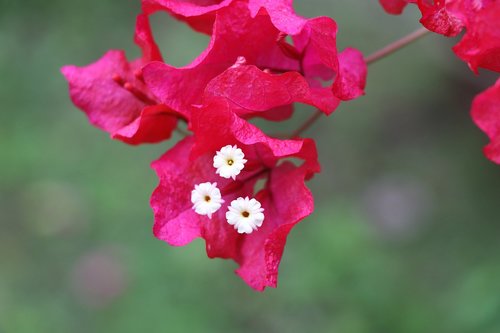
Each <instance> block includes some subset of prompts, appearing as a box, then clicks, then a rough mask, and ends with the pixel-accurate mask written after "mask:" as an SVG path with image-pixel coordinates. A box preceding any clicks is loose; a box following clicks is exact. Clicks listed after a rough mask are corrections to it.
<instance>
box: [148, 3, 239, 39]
mask: <svg viewBox="0 0 500 333" xmlns="http://www.w3.org/2000/svg"><path fill="white" fill-rule="evenodd" d="M233 1H234V0H189V1H185V0H142V11H143V12H144V13H145V14H147V15H151V14H153V13H155V12H157V11H160V10H161V11H166V12H168V13H170V14H171V15H173V16H174V17H176V18H177V19H179V20H181V21H184V22H186V23H187V24H189V25H190V26H191V27H192V28H193V29H195V30H197V31H200V32H203V33H206V34H208V35H209V34H210V33H211V32H212V26H213V23H214V21H215V13H216V12H217V10H218V9H220V8H223V7H226V6H228V5H229V4H231V3H232V2H233Z"/></svg>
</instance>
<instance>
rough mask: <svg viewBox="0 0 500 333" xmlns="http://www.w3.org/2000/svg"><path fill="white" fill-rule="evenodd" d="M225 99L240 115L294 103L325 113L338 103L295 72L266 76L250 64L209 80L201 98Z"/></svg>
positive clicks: (326, 92) (331, 95)
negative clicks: (315, 108) (312, 86)
mask: <svg viewBox="0 0 500 333" xmlns="http://www.w3.org/2000/svg"><path fill="white" fill-rule="evenodd" d="M213 97H225V98H227V99H228V100H229V101H231V102H232V103H233V104H234V107H235V108H237V111H236V113H237V114H238V115H240V116H245V115H247V114H254V113H255V112H262V111H266V110H269V109H273V108H276V107H279V106H284V105H289V104H293V103H295V102H300V103H305V104H310V105H312V106H315V107H317V108H318V109H320V110H321V111H323V112H325V113H327V114H329V113H331V112H332V111H333V110H335V108H336V107H337V105H338V100H337V99H336V98H335V97H334V96H333V94H332V93H331V91H330V90H329V89H326V88H325V89H321V88H319V89H314V88H311V87H310V86H309V83H308V82H307V81H306V80H305V78H304V77H303V76H302V75H300V74H299V73H297V72H287V73H283V74H270V73H266V72H264V71H262V70H260V69H258V68H257V67H255V66H252V65H240V66H236V67H231V68H229V69H227V70H226V71H224V72H223V73H222V74H220V75H219V76H217V77H216V78H215V79H213V80H212V81H210V83H209V84H208V85H207V88H206V90H205V98H207V100H210V99H211V98H213Z"/></svg>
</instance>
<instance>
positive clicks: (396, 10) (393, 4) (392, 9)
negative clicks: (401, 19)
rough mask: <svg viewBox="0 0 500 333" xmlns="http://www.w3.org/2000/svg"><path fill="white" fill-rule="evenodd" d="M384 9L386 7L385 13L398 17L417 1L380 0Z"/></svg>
mask: <svg viewBox="0 0 500 333" xmlns="http://www.w3.org/2000/svg"><path fill="white" fill-rule="evenodd" d="M379 2H380V4H381V5H382V7H384V9H385V11H386V12H388V13H389V14H393V15H398V14H401V13H402V12H403V9H405V7H406V5H408V4H409V3H412V2H416V0H379Z"/></svg>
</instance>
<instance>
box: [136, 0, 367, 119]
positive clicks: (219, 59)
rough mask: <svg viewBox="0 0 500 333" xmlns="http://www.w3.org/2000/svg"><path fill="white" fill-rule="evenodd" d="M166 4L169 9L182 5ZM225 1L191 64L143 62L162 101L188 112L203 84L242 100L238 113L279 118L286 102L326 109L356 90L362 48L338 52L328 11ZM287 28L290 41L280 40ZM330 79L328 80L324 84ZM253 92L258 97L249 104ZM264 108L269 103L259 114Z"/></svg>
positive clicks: (362, 70)
mask: <svg viewBox="0 0 500 333" xmlns="http://www.w3.org/2000/svg"><path fill="white" fill-rule="evenodd" d="M222 3H224V4H226V2H221V3H220V4H221V5H222ZM172 4H173V2H171V7H169V8H170V9H169V10H170V11H175V10H177V9H179V8H182V7H176V6H173V5H172ZM226 5H227V6H225V7H222V8H221V7H219V6H215V7H214V8H216V10H214V11H213V13H215V14H214V15H215V17H216V18H215V23H214V25H213V31H212V35H211V41H210V44H209V46H208V47H207V49H206V50H205V51H204V52H203V53H202V54H201V55H200V56H199V57H198V58H197V59H195V60H194V61H193V62H192V63H191V64H189V65H188V66H185V67H183V68H174V67H172V66H169V65H166V64H163V63H161V62H153V63H151V64H149V65H147V66H146V67H145V68H144V78H145V81H146V84H147V85H148V87H149V88H150V90H151V91H152V92H153V94H154V95H155V96H156V97H157V98H158V100H160V101H161V103H163V104H164V105H167V106H168V107H170V108H172V109H175V110H177V111H179V112H181V113H185V112H188V111H187V110H189V109H190V108H191V105H201V104H203V103H204V101H203V96H204V91H205V89H208V90H209V95H214V94H217V95H221V94H222V95H224V97H226V98H228V99H229V100H231V101H233V102H235V106H238V104H239V103H240V102H241V104H240V106H241V105H243V104H244V105H246V107H240V108H239V110H237V111H236V112H238V114H240V115H242V116H249V115H256V114H259V115H262V116H264V117H267V118H269V119H275V120H279V119H284V118H287V117H288V116H289V115H290V113H291V104H292V103H293V102H303V103H307V104H311V105H314V106H316V107H318V108H320V109H321V110H322V111H323V112H325V113H327V114H329V113H331V112H332V111H333V110H334V109H335V108H336V107H337V105H338V104H339V102H340V101H341V100H348V99H352V98H356V97H358V96H360V95H361V94H363V88H364V85H365V78H366V65H365V63H364V61H363V56H362V54H361V53H360V52H359V51H357V50H354V49H347V50H346V51H344V52H343V53H341V54H340V55H339V54H338V53H337V49H336V32H337V26H336V23H335V21H333V20H332V19H329V18H326V17H319V18H315V19H309V20H307V19H304V18H301V17H299V16H297V15H295V14H294V13H293V10H292V8H291V6H290V5H289V2H283V1H276V2H270V1H269V2H266V1H249V3H246V2H242V1H234V2H232V3H231V4H226ZM263 5H264V7H262V6H263ZM195 7H196V6H195ZM203 8H205V9H206V8H208V7H203ZM211 13H212V12H211ZM203 15H205V14H203ZM203 15H202V16H203ZM207 15H208V14H207ZM190 18H191V16H187V17H186V18H185V19H186V20H190ZM189 22H191V21H189ZM287 35H290V36H292V38H293V41H294V45H291V44H289V43H288V42H287V41H286V36H287ZM248 66H252V67H248ZM219 75H221V77H218V76H219ZM212 80H215V82H211V81H212ZM329 80H332V81H333V84H332V85H330V86H329V87H323V85H324V84H325V81H329ZM264 86H265V87H266V89H264V90H261V88H262V87H264ZM215 87H216V88H217V90H218V91H216V89H214V88H215ZM219 87H225V88H227V89H225V90H224V91H222V90H221V89H218V88H219ZM254 87H255V88H259V90H258V89H254ZM286 89H288V90H289V91H288V93H287V92H285V90H286ZM276 90H279V91H281V93H280V95H279V96H277V97H275V96H274V94H272V93H270V92H271V91H276ZM245 94H246V95H245ZM285 95H287V96H285ZM256 98H258V99H260V102H258V103H259V105H255V109H254V108H253V107H254V106H252V104H253V103H254V102H255V99H256ZM245 108H247V109H246V110H244V109H245ZM276 108H279V109H278V111H276ZM264 110H271V111H269V112H266V113H264V114H261V112H263V111H264Z"/></svg>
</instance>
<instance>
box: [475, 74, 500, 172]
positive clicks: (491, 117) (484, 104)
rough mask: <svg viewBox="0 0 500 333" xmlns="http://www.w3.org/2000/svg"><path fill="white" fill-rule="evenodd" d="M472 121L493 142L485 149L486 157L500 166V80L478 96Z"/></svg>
mask: <svg viewBox="0 0 500 333" xmlns="http://www.w3.org/2000/svg"><path fill="white" fill-rule="evenodd" d="M472 119H473V120H474V122H475V123H476V125H477V126H479V128H480V129H482V130H483V131H484V132H485V133H486V134H487V135H488V137H489V138H490V140H491V142H490V143H489V144H488V145H487V146H486V147H485V148H484V153H485V155H486V157H488V158H489V159H490V160H492V161H493V162H495V163H497V164H500V79H499V80H498V81H497V82H496V83H495V85H494V86H493V87H491V88H489V89H487V90H486V91H484V92H483V93H481V94H479V95H477V96H476V98H475V99H474V101H473V103H472Z"/></svg>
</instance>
